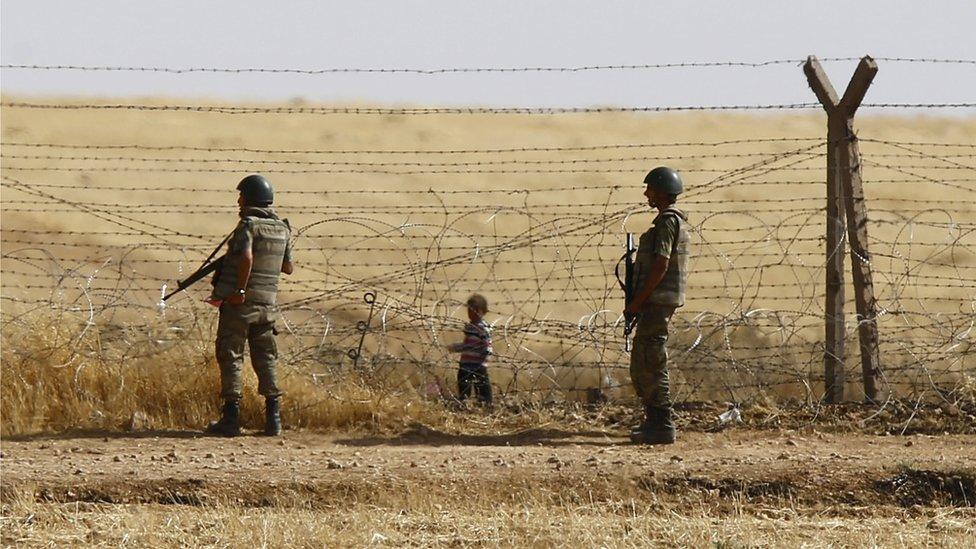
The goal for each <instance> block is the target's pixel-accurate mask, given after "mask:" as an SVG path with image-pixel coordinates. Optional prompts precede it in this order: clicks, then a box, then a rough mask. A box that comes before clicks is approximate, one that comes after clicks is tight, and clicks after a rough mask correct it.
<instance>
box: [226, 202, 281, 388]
mask: <svg viewBox="0 0 976 549" xmlns="http://www.w3.org/2000/svg"><path fill="white" fill-rule="evenodd" d="M290 234H291V230H290V229H289V227H288V223H287V221H282V220H280V219H278V216H277V215H275V213H274V210H273V209H271V208H256V207H248V208H245V209H244V210H243V211H242V213H241V221H240V222H239V223H238V224H237V228H236V229H234V234H233V235H232V236H231V238H230V240H229V241H228V243H227V255H226V256H225V259H224V264H223V266H222V268H221V271H220V273H219V275H218V276H217V278H216V280H215V284H214V291H213V295H212V299H225V298H227V297H228V296H231V295H233V294H234V293H235V291H236V289H237V266H238V263H239V261H240V257H241V254H242V253H243V252H244V250H246V249H247V248H250V249H251V252H252V254H253V256H254V263H253V265H252V267H251V276H250V278H249V279H248V281H247V288H246V290H245V293H244V303H242V304H240V305H230V304H228V303H223V304H221V306H220V320H219V321H218V324H217V342H216V351H217V363H218V364H219V365H220V388H221V390H220V396H221V397H223V398H224V399H225V400H236V399H240V397H241V368H242V366H243V365H244V344H245V342H246V343H248V345H249V347H250V351H251V366H252V367H253V368H254V371H255V372H256V373H257V376H258V392H259V393H260V394H261V395H264V396H265V397H277V396H278V395H280V394H281V391H280V390H279V389H278V384H277V379H276V372H275V363H276V362H277V359H278V347H277V345H275V339H274V335H275V329H274V327H275V320H277V317H278V312H277V307H276V305H275V303H276V297H277V293H278V278H279V276H280V274H281V266H282V263H283V262H286V261H287V262H290V261H291V246H290V245H289V243H288V239H289V237H290Z"/></svg>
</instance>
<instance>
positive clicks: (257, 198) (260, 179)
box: [237, 174, 274, 206]
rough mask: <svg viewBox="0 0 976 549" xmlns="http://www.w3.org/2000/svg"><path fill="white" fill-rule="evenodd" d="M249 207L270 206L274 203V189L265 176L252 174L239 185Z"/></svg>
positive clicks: (238, 187) (238, 188) (239, 189)
mask: <svg viewBox="0 0 976 549" xmlns="http://www.w3.org/2000/svg"><path fill="white" fill-rule="evenodd" d="M237 190H238V191H241V195H243V196H244V203H245V204H247V205H248V206H270V205H271V204H272V203H273V202H274V188H272V187H271V182H270V181H268V180H267V179H265V177H264V176H263V175H258V174H251V175H249V176H247V177H245V178H244V179H241V182H240V183H238V184H237Z"/></svg>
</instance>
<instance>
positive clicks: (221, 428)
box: [207, 399, 241, 437]
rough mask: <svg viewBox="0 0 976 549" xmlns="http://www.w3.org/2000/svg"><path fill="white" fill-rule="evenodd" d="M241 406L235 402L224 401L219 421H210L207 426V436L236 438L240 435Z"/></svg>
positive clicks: (230, 400)
mask: <svg viewBox="0 0 976 549" xmlns="http://www.w3.org/2000/svg"><path fill="white" fill-rule="evenodd" d="M240 415H241V406H240V403H239V402H238V401H236V400H232V399H228V400H225V401H224V407H223V409H221V414H220V421H212V422H211V423H210V425H209V426H207V434H211V435H219V436H223V437H236V436H238V435H240V434H241V418H240Z"/></svg>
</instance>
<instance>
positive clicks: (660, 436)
mask: <svg viewBox="0 0 976 549" xmlns="http://www.w3.org/2000/svg"><path fill="white" fill-rule="evenodd" d="M644 413H645V420H644V421H645V422H644V423H643V424H641V426H640V427H638V428H637V429H635V430H634V431H633V432H631V436H630V440H632V441H633V442H637V443H640V444H674V439H675V434H676V433H675V429H674V422H673V421H672V419H671V407H670V406H669V407H657V406H645V407H644Z"/></svg>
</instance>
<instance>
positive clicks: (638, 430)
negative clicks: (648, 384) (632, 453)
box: [630, 404, 655, 443]
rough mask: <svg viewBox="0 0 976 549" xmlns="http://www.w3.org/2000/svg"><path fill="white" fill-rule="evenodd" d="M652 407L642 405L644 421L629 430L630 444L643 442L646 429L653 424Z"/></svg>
mask: <svg viewBox="0 0 976 549" xmlns="http://www.w3.org/2000/svg"><path fill="white" fill-rule="evenodd" d="M654 421H655V420H654V407H653V406H648V405H647V404H645V405H644V419H643V420H642V421H641V422H640V425H638V426H637V427H634V428H633V429H631V430H630V440H631V442H637V443H641V442H644V434H645V433H646V432H647V430H648V429H650V428H651V426H652V425H653V424H654Z"/></svg>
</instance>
